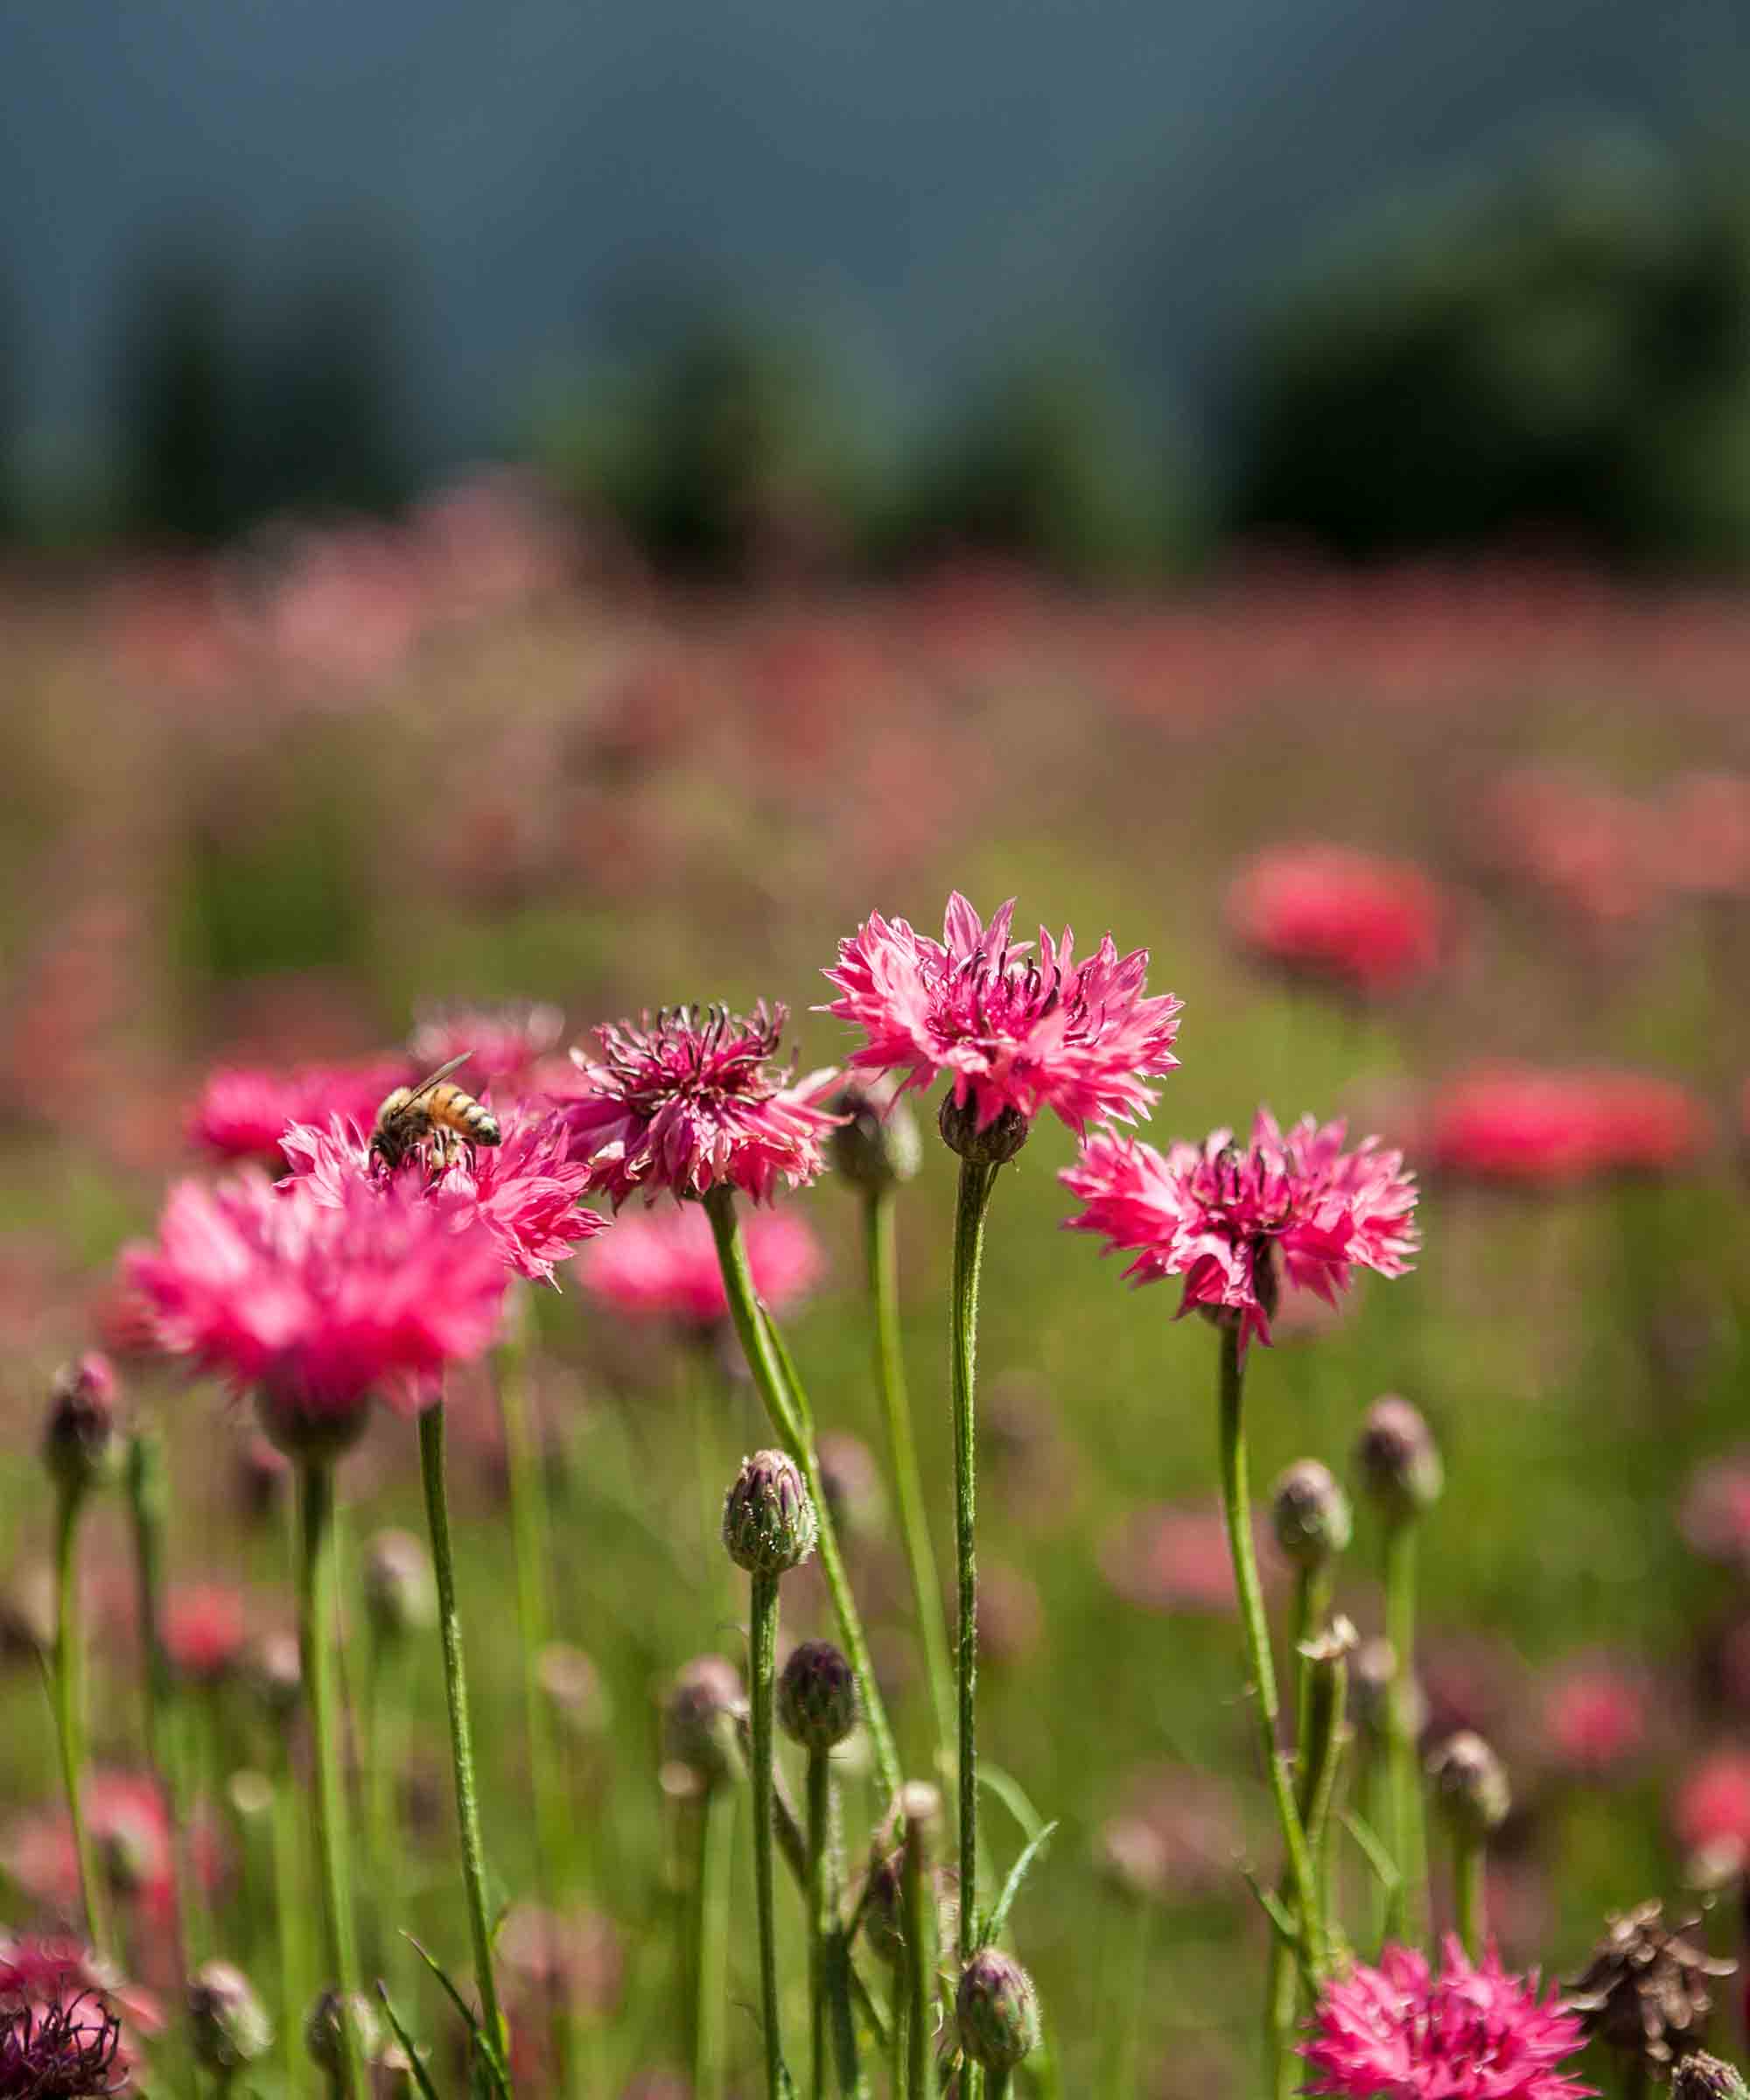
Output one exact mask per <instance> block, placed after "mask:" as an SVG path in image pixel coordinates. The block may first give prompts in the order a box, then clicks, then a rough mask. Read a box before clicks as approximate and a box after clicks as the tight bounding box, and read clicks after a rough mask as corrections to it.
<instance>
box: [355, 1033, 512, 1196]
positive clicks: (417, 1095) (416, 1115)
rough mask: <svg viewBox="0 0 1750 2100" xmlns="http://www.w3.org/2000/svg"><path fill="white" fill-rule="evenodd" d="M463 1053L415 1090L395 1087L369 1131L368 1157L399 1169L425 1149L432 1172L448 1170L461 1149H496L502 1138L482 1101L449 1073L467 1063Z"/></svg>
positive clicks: (467, 1055)
mask: <svg viewBox="0 0 1750 2100" xmlns="http://www.w3.org/2000/svg"><path fill="white" fill-rule="evenodd" d="M469 1055H470V1053H469V1052H468V1051H466V1050H464V1051H463V1052H462V1054H461V1055H460V1056H459V1057H452V1058H451V1060H450V1061H449V1063H448V1064H445V1065H439V1066H438V1068H437V1070H436V1071H435V1072H434V1073H433V1074H432V1075H431V1076H430V1078H429V1079H423V1080H421V1081H420V1082H419V1084H418V1085H417V1086H416V1087H397V1088H396V1089H395V1091H394V1093H392V1094H389V1095H387V1096H385V1097H384V1100H383V1104H382V1106H381V1108H380V1109H379V1110H377V1120H376V1127H375V1129H374V1130H373V1131H372V1132H371V1153H372V1156H373V1158H374V1159H381V1161H382V1162H383V1164H384V1165H385V1166H388V1167H391V1168H393V1167H397V1166H400V1165H401V1163H402V1160H403V1159H406V1158H407V1156H408V1155H409V1152H418V1151H421V1150H423V1152H424V1153H425V1156H426V1158H427V1159H429V1160H430V1163H431V1165H432V1166H435V1167H440V1168H441V1167H444V1166H448V1165H449V1163H450V1161H451V1159H453V1158H454V1157H455V1156H456V1154H457V1152H459V1151H460V1149H461V1148H462V1146H464V1145H498V1144H500V1143H501V1142H502V1138H503V1133H502V1132H501V1131H500V1129H499V1127H498V1119H497V1117H495V1116H494V1115H493V1112H492V1110H490V1109H489V1108H487V1107H486V1104H485V1103H483V1102H479V1101H476V1100H475V1099H474V1097H473V1096H472V1094H470V1093H467V1092H465V1090H464V1089H462V1088H460V1087H458V1086H453V1085H451V1082H450V1075H451V1073H452V1072H453V1071H454V1070H455V1069H456V1068H457V1067H458V1065H465V1064H466V1063H467V1061H468V1058H469Z"/></svg>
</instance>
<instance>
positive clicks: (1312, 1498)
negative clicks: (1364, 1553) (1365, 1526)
mask: <svg viewBox="0 0 1750 2100" xmlns="http://www.w3.org/2000/svg"><path fill="white" fill-rule="evenodd" d="M1270 1521H1271V1529H1272V1530H1274V1532H1275V1534H1276V1543H1277V1544H1278V1547H1280V1549H1281V1551H1282V1554H1283V1558H1285V1559H1286V1560H1289V1561H1291V1562H1292V1563H1293V1565H1295V1566H1296V1567H1297V1568H1320V1567H1322V1566H1323V1565H1325V1563H1326V1562H1327V1560H1329V1559H1331V1558H1333V1557H1334V1555H1336V1554H1338V1553H1341V1552H1342V1551H1345V1550H1346V1549H1347V1547H1348V1543H1349V1534H1350V1531H1351V1530H1352V1529H1353V1520H1352V1518H1351V1516H1350V1514H1349V1498H1348V1495H1345V1494H1344V1493H1343V1491H1342V1489H1341V1487H1339V1486H1338V1484H1337V1480H1336V1476H1335V1475H1334V1474H1333V1473H1332V1471H1331V1469H1330V1467H1328V1466H1324V1465H1321V1464H1320V1461H1319V1460H1317V1459H1297V1460H1295V1462H1294V1464H1293V1465H1292V1466H1291V1467H1288V1468H1287V1469H1286V1470H1285V1472H1283V1473H1280V1474H1278V1476H1277V1481H1276V1485H1275V1487H1274V1488H1271V1497H1270Z"/></svg>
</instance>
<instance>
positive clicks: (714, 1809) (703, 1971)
mask: <svg viewBox="0 0 1750 2100" xmlns="http://www.w3.org/2000/svg"><path fill="white" fill-rule="evenodd" d="M698 1824H699V1833H698V1835H699V1855H698V1868H697V1881H696V1887H695V1900H696V1901H697V1907H698V1912H697V1922H696V1926H695V1933H696V1938H695V1946H696V1948H697V1964H698V1966H697V1976H696V1977H695V1978H694V1989H695V1993H696V1995H695V1998H694V2014H693V2021H694V2025H693V2091H694V2094H695V2095H696V2096H697V2100H723V2077H724V2050H723V2016H724V2011H725V2007H726V2005H727V2004H728V2002H729V1910H730V1866H731V1861H732V1859H733V1856H734V1851H735V1789H734V1788H733V1787H732V1786H730V1785H728V1784H723V1785H718V1786H713V1787H711V1788H709V1789H707V1790H706V1793H705V1796H704V1800H703V1801H702V1802H701V1803H699V1810H698Z"/></svg>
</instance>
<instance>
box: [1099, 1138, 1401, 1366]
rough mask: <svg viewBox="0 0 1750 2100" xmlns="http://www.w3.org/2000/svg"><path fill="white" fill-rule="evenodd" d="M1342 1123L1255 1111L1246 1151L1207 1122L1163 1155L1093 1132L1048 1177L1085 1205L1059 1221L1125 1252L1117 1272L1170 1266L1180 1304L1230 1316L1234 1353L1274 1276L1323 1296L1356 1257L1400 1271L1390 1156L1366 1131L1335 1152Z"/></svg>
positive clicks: (1270, 1300)
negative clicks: (1199, 1136)
mask: <svg viewBox="0 0 1750 2100" xmlns="http://www.w3.org/2000/svg"><path fill="white" fill-rule="evenodd" d="M1344 1135H1345V1129H1344V1125H1343V1124H1341V1123H1327V1124H1323V1125H1320V1124H1317V1123H1315V1122H1314V1121H1313V1118H1312V1117H1310V1116H1307V1117H1302V1118H1301V1120H1300V1121H1299V1123H1298V1124H1295V1125H1294V1127H1293V1129H1292V1130H1291V1131H1289V1132H1288V1133H1287V1135H1286V1136H1284V1135H1283V1133H1282V1131H1280V1130H1279V1129H1278V1125H1277V1123H1276V1119H1275V1117H1273V1116H1271V1113H1270V1111H1269V1110H1267V1109H1260V1110H1259V1111H1258V1114H1257V1121H1256V1122H1255V1123H1254V1124H1253V1126H1252V1140H1251V1145H1250V1148H1249V1150H1247V1151H1246V1152H1240V1151H1239V1150H1238V1149H1237V1148H1236V1146H1235V1145H1234V1143H1233V1133H1232V1131H1214V1132H1213V1133H1212V1134H1211V1135H1210V1136H1209V1137H1208V1138H1206V1139H1205V1141H1204V1143H1203V1144H1202V1145H1201V1147H1200V1146H1197V1145H1187V1144H1183V1143H1180V1144H1178V1145H1173V1148H1172V1150H1171V1151H1170V1152H1168V1153H1167V1154H1166V1156H1165V1157H1163V1156H1162V1155H1161V1154H1160V1153H1159V1152H1157V1151H1156V1150H1155V1149H1154V1147H1153V1146H1152V1145H1145V1144H1144V1143H1143V1142H1142V1140H1141V1139H1139V1138H1126V1137H1124V1136H1121V1135H1120V1134H1119V1133H1118V1132H1117V1131H1096V1132H1095V1133H1094V1135H1093V1136H1092V1137H1091V1138H1088V1139H1087V1140H1086V1141H1085V1142H1084V1144H1083V1145H1082V1150H1081V1152H1080V1154H1079V1155H1078V1157H1077V1159H1076V1162H1075V1166H1071V1167H1067V1168H1066V1169H1065V1170H1064V1172H1063V1173H1062V1174H1061V1176H1060V1177H1059V1178H1060V1180H1062V1181H1063V1183H1064V1185H1065V1186H1066V1187H1068V1188H1069V1189H1070V1190H1071V1191H1073V1192H1074V1194H1076V1195H1078V1196H1080V1197H1081V1198H1082V1201H1084V1202H1085V1203H1086V1205H1087V1207H1088V1208H1086V1209H1085V1210H1084V1211H1083V1212H1082V1215H1080V1216H1079V1217H1074V1218H1070V1219H1068V1220H1066V1221H1065V1222H1066V1223H1067V1224H1068V1226H1069V1227H1070V1228H1071V1229H1074V1230H1075V1231H1079V1232H1093V1233H1098V1234H1099V1235H1100V1236H1102V1237H1103V1239H1104V1240H1106V1241H1107V1243H1108V1251H1109V1252H1115V1251H1117V1250H1120V1249H1122V1250H1124V1252H1126V1253H1135V1255H1136V1257H1137V1258H1136V1260H1135V1261H1134V1262H1132V1263H1131V1265H1130V1267H1129V1268H1128V1269H1127V1270H1126V1271H1124V1273H1125V1275H1126V1276H1129V1277H1131V1278H1134V1279H1135V1280H1136V1282H1138V1284H1148V1283H1155V1282H1158V1281H1159V1279H1160V1278H1163V1277H1167V1276H1182V1277H1183V1278H1185V1290H1184V1295H1183V1297H1182V1299H1181V1300H1180V1308H1179V1310H1180V1315H1181V1316H1182V1315H1183V1314H1185V1313H1188V1312H1191V1311H1192V1310H1193V1309H1194V1308H1197V1309H1201V1310H1205V1311H1208V1312H1209V1313H1226V1314H1229V1315H1235V1314H1236V1315H1237V1316H1238V1321H1239V1336H1240V1349H1241V1353H1242V1355H1243V1354H1244V1351H1245V1349H1246V1347H1247V1345H1248V1343H1249V1342H1250V1340H1251V1338H1252V1336H1253V1335H1256V1336H1257V1338H1258V1340H1259V1341H1262V1342H1264V1343H1265V1344H1266V1345H1267V1344H1268V1343H1269V1341H1270V1339H1271V1332H1270V1320H1271V1313H1272V1312H1273V1311H1274V1309H1275V1306H1276V1302H1277V1295H1278V1287H1279V1285H1280V1283H1281V1282H1282V1281H1284V1280H1285V1281H1286V1282H1287V1283H1289V1284H1290V1285H1292V1286H1293V1288H1294V1289H1296V1290H1300V1291H1312V1292H1316V1293H1317V1294H1318V1296H1319V1297H1320V1298H1322V1299H1324V1300H1325V1301H1326V1302H1327V1304H1334V1303H1335V1301H1336V1297H1337V1293H1338V1292H1340V1291H1342V1290H1346V1289H1347V1288H1348V1284H1349V1281H1350V1278H1351V1274H1352V1272H1353V1271H1354V1270H1355V1268H1356V1267H1358V1266H1359V1267H1364V1268H1369V1269H1373V1270H1375V1271H1377V1272H1378V1273H1379V1274H1380V1275H1382V1276H1388V1277H1395V1276H1402V1275H1404V1273H1405V1272H1406V1271H1407V1270H1408V1268H1409V1265H1410V1264H1409V1261H1408V1257H1409V1256H1411V1255H1412V1254H1413V1253H1415V1251H1416V1250H1417V1248H1418V1246H1419V1245H1420V1244H1421V1236H1420V1233H1419V1231H1418V1227H1417V1224H1416V1221H1415V1216H1414V1212H1415V1208H1416V1183H1415V1177H1414V1176H1413V1175H1411V1174H1409V1173H1405V1171H1404V1155H1403V1154H1402V1153H1401V1152H1378V1151H1376V1150H1375V1147H1376V1145H1377V1143H1378V1140H1377V1139H1376V1138H1368V1139H1366V1140H1365V1141H1364V1142H1363V1143H1362V1145H1360V1146H1359V1147H1358V1148H1357V1149H1356V1150H1355V1151H1354V1152H1345V1151H1344V1150H1343V1149H1342V1147H1343V1138H1344ZM1278 1260H1279V1261H1280V1264H1281V1275H1280V1276H1278V1270H1277V1264H1278Z"/></svg>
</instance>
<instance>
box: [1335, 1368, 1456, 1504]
mask: <svg viewBox="0 0 1750 2100" xmlns="http://www.w3.org/2000/svg"><path fill="white" fill-rule="evenodd" d="M1355 1463H1356V1465H1357V1466H1358V1467H1359V1468H1360V1471H1361V1476H1362V1486H1363V1487H1364V1488H1365V1489H1366V1490H1367V1493H1368V1495H1369V1498H1370V1499H1371V1500H1372V1502H1373V1503H1374V1505H1375V1507H1376V1509H1378V1510H1379V1513H1380V1515H1381V1516H1383V1517H1384V1519H1385V1521H1386V1522H1387V1523H1391V1524H1401V1523H1407V1522H1408V1521H1409V1520H1410V1519H1411V1517H1414V1516H1420V1515H1421V1513H1422V1512H1423V1511H1424V1510H1425V1509H1428V1508H1430V1507H1431V1506H1432V1504H1433V1503H1435V1502H1438V1501H1439V1499H1440V1490H1441V1488H1443V1487H1444V1486H1445V1484H1446V1474H1445V1469H1444V1468H1443V1467H1442V1466H1441V1464H1440V1453H1439V1450H1438V1449H1437V1448H1436V1446H1435V1443H1434V1439H1433V1437H1432V1434H1431V1433H1430V1432H1429V1428H1428V1425H1427V1424H1426V1423H1425V1421H1424V1420H1423V1419H1422V1417H1421V1416H1420V1414H1419V1413H1418V1411H1416V1409H1415V1408H1413V1407H1411V1404H1410V1403H1409V1402H1408V1401H1407V1400H1401V1399H1399V1398H1398V1397H1397V1394H1396V1393H1387V1394H1385V1395H1384V1396H1383V1397H1382V1398H1380V1399H1378V1400H1376V1401H1375V1402H1374V1404H1373V1405H1372V1406H1371V1407H1370V1408H1369V1410H1368V1411H1367V1418H1366V1419H1365V1420H1364V1421H1363V1422H1362V1433H1361V1435H1360V1437H1359V1438H1358V1439H1356V1442H1355Z"/></svg>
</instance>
